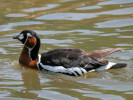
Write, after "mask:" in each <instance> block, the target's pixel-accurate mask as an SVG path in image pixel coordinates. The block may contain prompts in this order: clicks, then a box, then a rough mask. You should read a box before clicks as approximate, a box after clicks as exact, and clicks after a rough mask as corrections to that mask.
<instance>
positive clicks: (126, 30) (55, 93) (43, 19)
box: [0, 0, 133, 100]
mask: <svg viewBox="0 0 133 100" xmlns="http://www.w3.org/2000/svg"><path fill="white" fill-rule="evenodd" d="M0 4H2V5H1V6H0V100H9V99H10V100H33V99H34V100H48V99H49V100H64V99H65V100H92V99H95V100H131V99H132V98H133V34H132V31H133V7H132V6H133V0H56V1H55V0H45V2H44V0H32V2H31V0H22V1H19V0H13V1H9V0H1V1H0ZM25 29H30V30H34V31H36V32H37V33H38V34H39V36H40V38H41V43H42V44H41V48H40V53H43V52H45V51H48V50H52V49H55V48H64V47H65V48H80V49H83V50H86V51H91V50H95V49H103V48H117V47H118V48H119V47H120V48H125V50H122V51H121V52H117V53H114V54H112V55H110V56H108V57H107V59H109V60H110V61H113V62H126V63H128V67H127V68H125V69H120V70H109V71H104V72H99V73H96V72H92V73H87V74H86V75H84V76H80V77H71V76H66V75H58V74H53V73H46V72H43V73H42V72H40V71H38V70H33V69H26V68H21V67H20V66H19V64H18V59H19V55H20V52H21V50H22V48H23V45H22V44H21V43H20V42H19V41H16V40H13V39H12V37H13V36H14V35H16V34H18V33H19V32H20V31H22V30H25Z"/></svg>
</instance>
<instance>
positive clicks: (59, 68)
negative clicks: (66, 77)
mask: <svg viewBox="0 0 133 100" xmlns="http://www.w3.org/2000/svg"><path fill="white" fill-rule="evenodd" d="M38 64H39V62H38ZM38 64H37V65H38ZM40 65H41V66H42V67H43V68H44V69H46V70H49V71H52V72H58V73H66V74H74V75H75V76H78V75H82V74H84V73H87V71H86V70H85V69H83V68H80V67H72V68H65V67H63V66H50V65H43V64H42V63H40ZM37 67H38V68H39V66H37Z"/></svg>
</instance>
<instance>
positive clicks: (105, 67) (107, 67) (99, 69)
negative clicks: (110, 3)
mask: <svg viewBox="0 0 133 100" xmlns="http://www.w3.org/2000/svg"><path fill="white" fill-rule="evenodd" d="M114 65H116V63H113V62H109V63H108V65H107V66H102V67H100V68H97V69H96V71H104V70H107V69H110V68H111V67H112V66H114Z"/></svg>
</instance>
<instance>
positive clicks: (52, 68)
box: [40, 63, 66, 73]
mask: <svg viewBox="0 0 133 100" xmlns="http://www.w3.org/2000/svg"><path fill="white" fill-rule="evenodd" d="M40 65H41V66H42V67H43V68H44V69H46V70H49V71H52V72H61V73H65V72H66V69H65V68H64V67H62V66H49V65H43V64H42V63H40Z"/></svg>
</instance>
